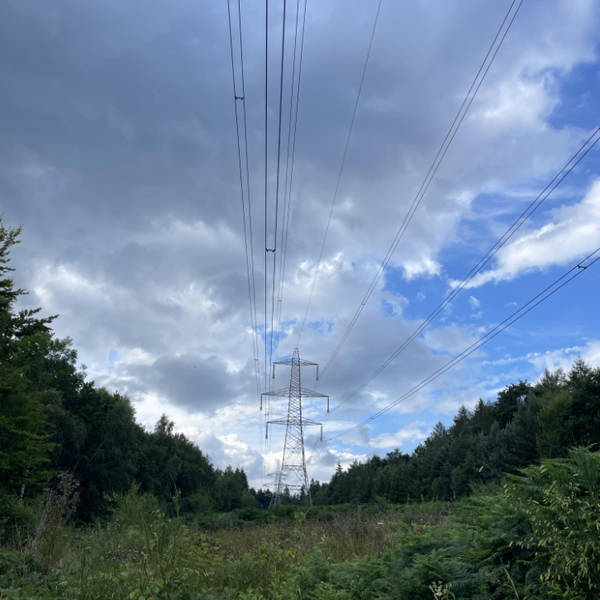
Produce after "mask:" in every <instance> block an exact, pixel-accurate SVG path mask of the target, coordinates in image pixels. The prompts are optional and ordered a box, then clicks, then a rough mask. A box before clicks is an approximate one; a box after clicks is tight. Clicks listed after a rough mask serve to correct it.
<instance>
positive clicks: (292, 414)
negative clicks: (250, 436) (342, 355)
mask: <svg viewBox="0 0 600 600" xmlns="http://www.w3.org/2000/svg"><path fill="white" fill-rule="evenodd" d="M275 365H289V366H290V385H289V387H285V388H281V389H279V390H274V391H271V392H263V393H262V394H261V396H260V408H261V410H262V399H263V396H275V397H283V398H285V397H287V398H288V411H287V417H285V418H280V419H271V420H269V421H267V423H266V429H265V438H268V437H269V425H285V426H286V429H285V441H284V443H283V456H282V459H281V467H280V469H279V472H278V473H277V479H276V485H275V492H274V494H273V497H272V499H271V505H273V504H279V503H280V502H281V496H282V494H283V492H284V489H285V488H287V489H288V490H289V491H290V492H292V493H294V492H297V493H299V494H301V493H302V491H303V490H304V494H305V498H306V499H307V500H308V503H309V504H311V503H312V499H311V497H310V485H309V481H308V473H307V472H306V458H305V456H304V428H305V427H306V426H309V425H317V426H320V427H321V440H322V439H323V423H318V422H317V421H312V420H310V419H306V418H304V417H303V416H302V398H327V412H329V396H328V395H327V394H321V393H319V392H315V391H313V390H309V389H308V388H305V387H302V381H301V378H302V374H301V367H307V366H313V367H316V369H317V373H316V378H317V381H318V380H319V365H318V364H317V363H314V362H310V361H308V360H302V359H301V358H300V353H299V352H298V348H295V349H294V354H293V355H292V357H291V358H289V359H287V360H278V361H276V362H274V363H273V375H272V376H273V379H275Z"/></svg>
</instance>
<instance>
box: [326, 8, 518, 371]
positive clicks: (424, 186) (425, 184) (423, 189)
mask: <svg viewBox="0 0 600 600" xmlns="http://www.w3.org/2000/svg"><path fill="white" fill-rule="evenodd" d="M523 1H524V0H520V1H519V2H518V3H517V0H513V1H512V3H511V5H510V6H509V8H508V10H507V12H506V14H505V16H504V19H503V20H502V23H501V24H500V27H499V28H498V30H497V32H496V35H495V36H494V39H493V40H492V43H491V44H490V47H489V48H488V51H487V53H486V55H485V58H484V59H483V61H482V63H481V65H480V66H479V69H478V71H477V73H476V75H475V77H474V79H473V81H472V83H471V85H470V86H469V89H468V90H467V93H466V95H465V97H464V99H463V101H462V103H461V105H460V107H459V109H458V111H457V113H456V115H455V117H454V119H453V121H452V124H451V125H450V128H449V129H448V132H447V133H446V135H445V137H444V139H443V140H442V143H441V144H440V147H439V148H438V150H437V153H436V155H435V157H434V159H433V161H432V163H431V165H430V167H429V169H428V171H427V173H426V175H425V177H424V179H423V181H422V182H421V185H420V187H419V189H418V191H417V193H416V195H415V197H414V198H413V200H412V203H411V205H410V207H409V209H408V211H407V213H406V214H405V215H404V218H403V220H402V223H401V224H400V227H399V228H398V230H397V231H396V234H395V236H394V239H393V240H392V243H391V245H390V246H389V248H388V250H387V252H386V254H385V257H384V259H383V261H382V262H381V264H380V265H379V267H378V269H377V272H376V273H375V276H374V278H373V280H372V281H371V283H370V284H369V286H368V287H367V291H366V292H365V294H364V296H363V298H362V299H361V301H360V303H359V305H358V307H357V309H356V311H355V312H354V315H353V316H352V319H351V320H350V323H349V324H348V325H347V326H346V329H345V330H344V332H343V334H342V337H341V339H340V341H339V342H338V344H337V346H336V347H335V349H334V351H333V353H332V355H331V356H330V358H329V360H328V361H327V362H326V363H325V366H324V367H323V374H325V373H326V371H327V370H328V368H329V367H330V366H331V364H332V363H333V362H334V360H335V359H336V357H337V355H338V354H339V351H340V349H341V348H342V346H343V345H344V343H345V342H346V340H347V339H348V336H349V335H350V333H351V331H352V329H353V328H354V326H355V325H356V323H357V321H358V319H359V317H360V315H361V313H362V311H363V309H364V307H365V306H366V304H367V302H368V301H369V298H370V297H371V295H372V294H373V292H374V291H375V288H376V287H377V283H378V282H379V280H380V279H381V276H382V275H383V273H384V272H385V269H386V267H387V265H388V264H389V262H390V260H391V258H392V255H393V254H394V252H395V251H396V248H397V247H398V244H399V243H400V240H401V239H402V237H403V236H404V233H405V231H406V229H407V228H408V225H409V224H410V222H411V221H412V219H413V217H414V214H415V212H416V211H417V209H418V208H419V206H420V205H421V202H422V201H423V198H424V196H425V194H426V193H427V190H428V189H429V186H430V185H431V182H432V181H433V178H434V177H435V175H436V173H437V171H438V169H439V168H440V165H441V164H442V162H443V160H444V158H445V156H446V153H447V152H448V149H449V148H450V145H451V144H452V142H453V140H454V138H455V136H456V134H457V132H458V130H459V129H460V126H461V124H462V122H463V121H464V119H465V117H466V115H467V113H468V111H469V109H470V107H471V105H472V104H473V101H474V99H475V97H476V95H477V92H478V91H479V88H480V87H481V84H482V83H483V80H484V79H485V77H486V75H487V73H488V71H489V70H490V67H491V66H492V64H493V62H494V60H495V58H496V55H497V54H498V52H499V50H500V48H501V47H502V44H503V42H504V40H505V38H506V36H507V34H508V32H509V30H510V28H511V27H512V24H513V23H514V21H515V18H516V16H517V14H518V12H519V9H520V8H521V6H522V4H523ZM515 4H516V9H515V10H514V11H513V9H514V7H515ZM488 59H489V60H488Z"/></svg>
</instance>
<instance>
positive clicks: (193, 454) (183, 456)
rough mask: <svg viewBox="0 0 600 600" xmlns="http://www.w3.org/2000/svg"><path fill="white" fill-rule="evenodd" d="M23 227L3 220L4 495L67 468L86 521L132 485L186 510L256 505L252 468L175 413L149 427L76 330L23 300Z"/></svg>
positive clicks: (0, 418)
mask: <svg viewBox="0 0 600 600" xmlns="http://www.w3.org/2000/svg"><path fill="white" fill-rule="evenodd" d="M19 234H20V228H15V229H11V228H8V227H6V226H4V225H3V223H2V222H1V221H0V505H2V504H6V503H5V502H3V498H4V500H6V499H10V498H12V499H15V498H18V499H22V500H25V499H29V498H32V497H36V496H40V495H41V493H42V490H43V489H44V488H46V487H47V486H49V485H51V484H52V479H53V477H54V476H55V475H57V474H58V473H61V472H69V473H71V474H72V475H73V476H74V478H75V481H76V482H77V487H78V494H79V502H78V509H77V518H78V519H79V520H82V521H89V520H91V519H93V518H95V517H99V516H102V515H103V514H105V513H106V512H107V511H108V510H109V509H110V506H111V497H114V495H115V494H120V493H124V492H127V491H128V490H129V489H130V488H131V487H132V485H137V486H138V487H139V489H140V491H144V492H149V493H151V494H153V495H154V496H156V497H157V498H158V499H159V500H160V501H161V502H163V503H164V504H166V505H169V504H170V505H172V504H173V503H174V501H176V503H177V510H183V511H209V510H217V511H228V510H232V509H235V508H239V507H242V506H245V505H255V504H256V499H255V497H254V495H253V493H252V492H251V491H250V490H249V489H248V481H247V479H246V474H245V473H244V471H243V470H241V469H235V470H234V469H232V468H230V467H229V468H227V469H225V470H219V469H216V468H215V467H214V466H213V465H212V464H211V463H210V461H209V459H208V458H207V456H206V455H205V454H204V453H203V452H202V451H201V450H200V449H199V448H198V447H197V446H196V445H195V444H194V443H192V442H191V441H190V440H188V439H187V438H186V437H185V436H184V435H183V434H177V433H174V431H173V423H172V422H170V421H169V419H168V418H167V417H166V416H163V417H161V419H160V420H159V421H158V423H157V424H156V427H155V429H154V431H152V432H149V431H146V430H145V429H144V428H143V427H141V426H140V425H139V424H138V423H136V421H135V414H134V409H133V407H132V406H131V403H130V402H129V400H128V399H127V398H126V397H125V396H122V395H120V394H118V393H111V392H109V391H107V390H106V389H103V388H98V387H96V386H95V384H94V382H91V381H87V380H86V378H85V374H84V372H82V371H81V370H79V369H78V368H77V364H76V362H77V353H76V351H75V350H74V349H73V348H72V346H71V342H70V340H69V339H63V340H61V339H57V338H56V337H55V335H54V334H53V332H52V329H51V324H52V321H53V320H54V319H55V317H53V316H51V317H47V318H42V317H40V315H39V312H40V309H35V310H29V309H26V310H16V308H15V303H16V302H17V299H18V298H19V297H20V296H22V295H23V294H25V293H26V292H25V291H24V290H22V289H17V288H15V286H14V282H13V280H12V278H11V271H12V270H13V269H12V268H11V267H10V266H9V253H10V249H11V247H12V246H14V245H15V244H17V243H18V241H19V240H18V238H19ZM1 512H2V509H0V513H1ZM1 518H2V514H0V520H1Z"/></svg>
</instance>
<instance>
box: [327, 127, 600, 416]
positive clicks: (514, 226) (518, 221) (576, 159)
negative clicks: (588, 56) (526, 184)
mask: <svg viewBox="0 0 600 600" xmlns="http://www.w3.org/2000/svg"><path fill="white" fill-rule="evenodd" d="M599 140H600V127H599V128H597V129H595V130H594V132H593V133H592V134H591V135H590V136H589V137H588V138H587V139H586V140H585V141H584V142H583V144H582V145H581V146H580V147H579V148H578V150H577V151H576V152H575V154H573V155H572V156H571V157H570V158H569V160H568V161H567V162H566V163H565V164H564V165H563V166H562V167H561V168H560V170H559V171H558V172H557V173H556V174H555V175H554V177H553V178H552V179H551V180H550V182H549V183H548V184H547V185H546V187H545V188H544V189H543V190H542V191H541V192H540V193H539V194H538V195H537V196H536V197H535V198H534V199H533V200H532V201H531V202H530V203H529V204H528V205H527V206H526V207H525V208H524V209H523V211H522V212H521V214H519V216H518V217H516V218H515V219H514V221H513V222H512V223H511V224H510V225H509V226H508V227H507V228H506V230H505V231H504V233H503V234H502V235H501V236H500V237H499V238H498V239H497V240H496V242H494V244H493V245H492V246H491V248H490V249H489V250H488V251H487V252H486V253H485V254H484V255H483V256H482V257H481V258H480V259H479V260H478V261H477V263H476V264H475V265H474V266H473V267H472V268H471V270H470V271H469V272H468V273H467V275H466V276H465V277H464V279H463V280H462V281H461V282H460V283H458V284H457V285H455V286H454V287H453V288H452V289H451V290H450V292H449V293H448V294H447V295H446V297H445V298H444V299H443V300H442V301H441V302H440V303H439V304H438V305H437V306H436V308H434V309H433V310H432V311H431V313H430V314H429V315H428V316H427V318H426V319H425V320H424V321H423V322H422V323H421V324H420V325H419V326H418V327H417V328H416V329H415V330H414V331H413V332H412V333H411V334H410V335H409V336H408V337H407V338H406V339H405V340H404V341H403V342H402V343H401V344H400V345H399V346H398V347H397V348H396V349H395V350H394V351H393V352H392V353H391V354H390V356H389V357H388V358H387V359H386V360H385V361H384V362H383V363H381V364H380V365H379V366H378V367H377V368H376V369H375V370H374V371H373V373H372V374H371V376H370V377H369V379H367V380H366V381H365V382H364V383H363V384H361V385H360V387H358V388H357V389H355V390H354V391H353V392H352V393H350V394H348V395H347V396H346V397H345V399H344V400H343V401H342V402H347V401H348V400H350V399H351V398H353V397H355V396H356V395H357V394H358V393H360V392H361V391H362V390H364V389H365V387H367V385H369V383H371V382H372V381H373V380H374V379H375V378H376V377H378V376H379V375H380V374H381V373H382V372H383V371H384V370H385V369H386V368H387V367H389V365H390V364H391V363H392V362H393V361H394V360H395V359H396V358H397V357H398V356H399V355H400V354H401V353H402V352H403V351H404V350H405V349H406V348H407V347H408V346H409V345H410V344H411V343H412V342H413V341H414V340H415V339H416V338H417V337H418V336H419V335H420V334H421V333H422V332H423V331H425V329H427V327H429V325H430V324H431V323H432V321H433V320H434V319H435V318H436V317H437V316H438V315H440V313H442V311H443V310H444V309H445V308H446V307H447V306H448V305H449V304H450V303H451V302H452V300H454V299H455V298H456V296H458V294H460V292H461V291H462V290H463V289H464V288H465V287H467V286H468V284H469V283H470V282H471V281H472V280H473V279H474V277H475V276H476V275H477V274H479V273H480V272H481V271H482V270H483V269H484V267H485V266H486V265H488V264H489V262H490V260H491V259H492V258H493V257H494V256H495V255H496V254H497V253H498V251H499V250H500V249H501V248H502V247H503V246H505V245H506V244H507V242H508V241H509V240H510V239H511V238H512V237H513V236H514V235H515V233H516V232H517V231H518V230H519V229H520V228H521V227H522V226H523V224H524V223H525V222H526V221H527V220H528V219H529V218H530V217H531V216H532V215H533V213H534V212H535V211H536V210H537V209H538V208H539V207H540V206H541V205H542V204H543V203H544V202H545V201H546V200H547V199H548V197H549V196H550V194H552V192H553V191H554V190H555V189H556V188H557V187H558V186H559V185H560V184H561V183H562V182H563V180H564V179H565V178H566V177H567V176H568V175H569V174H570V173H571V171H573V169H574V168H575V167H576V166H577V165H578V164H579V163H580V162H581V161H582V160H583V159H584V158H585V157H586V156H587V154H588V153H589V152H590V151H591V150H592V148H593V147H594V146H595V145H596V144H597V142H598V141H599ZM342 402H340V403H339V404H338V405H336V406H335V407H334V408H333V409H332V412H334V411H335V410H337V409H338V408H339V407H340V406H341V405H342Z"/></svg>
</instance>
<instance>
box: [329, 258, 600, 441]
mask: <svg viewBox="0 0 600 600" xmlns="http://www.w3.org/2000/svg"><path fill="white" fill-rule="evenodd" d="M599 252H600V247H598V248H596V249H595V250H594V251H593V252H591V253H590V254H588V255H587V256H586V257H585V258H584V259H583V260H581V261H579V262H578V263H576V264H575V265H573V266H572V267H571V268H570V269H569V270H568V271H566V272H565V273H563V274H562V275H561V276H560V277H558V278H557V279H555V280H554V281H553V282H552V283H551V284H550V285H548V286H546V287H545V288H544V289H543V290H542V291H541V292H539V293H538V294H536V295H535V296H534V297H533V298H531V299H530V300H529V301H528V302H526V303H525V304H523V305H522V306H521V307H520V308H518V309H517V310H515V311H514V312H512V313H511V314H510V315H508V317H506V318H505V319H504V320H503V321H501V322H500V323H498V324H497V325H495V326H494V327H493V328H492V329H490V330H489V331H488V332H487V333H486V334H485V335H483V336H482V337H480V338H479V339H478V340H476V341H475V342H473V343H472V344H470V345H469V346H467V347H466V348H465V349H464V350H463V351H462V352H461V353H460V354H458V355H457V356H456V357H454V358H453V359H451V360H449V361H448V362H447V363H445V364H444V365H442V366H441V367H439V368H438V369H436V370H435V371H434V372H433V373H432V374H431V375H429V376H428V377H426V378H425V379H423V380H422V381H421V382H420V383H418V384H417V385H415V386H414V387H412V388H411V389H410V390H408V391H407V392H405V393H404V394H402V395H401V396H400V397H398V398H397V399H396V400H394V401H393V402H390V403H389V404H387V405H386V406H384V407H383V408H381V409H380V410H378V411H377V412H376V413H374V414H372V415H371V416H370V417H368V418H367V419H364V420H363V421H361V422H360V423H359V424H358V425H366V424H368V423H371V422H372V421H374V420H375V419H377V418H379V417H380V416H382V415H384V414H385V413H387V412H389V411H390V410H391V409H392V408H394V407H395V406H397V405H398V404H400V402H403V401H404V400H406V399H408V398H409V397H410V396H413V395H414V394H416V393H417V392H419V391H420V390H421V389H422V388H424V387H425V386H427V385H429V384H430V383H431V382H433V381H434V380H436V379H437V378H438V377H440V376H441V375H443V374H444V373H446V372H447V371H449V370H450V369H451V368H453V367H454V366H456V365H457V364H459V363H460V362H462V361H463V360H464V359H465V358H467V357H468V356H470V355H471V354H473V352H475V351H476V350H478V349H479V348H481V347H482V346H484V345H485V344H487V343H488V342H489V341H491V340H492V339H494V338H495V337H496V336H497V335H499V334H500V333H502V332H503V331H504V330H505V329H507V328H508V327H510V326H511V325H513V324H514V323H516V322H517V321H518V320H519V319H521V318H523V317H524V316H525V315H526V314H528V313H530V312H531V311H532V310H533V309H534V308H536V307H537V306H539V305H540V304H541V303H542V302H544V301H545V300H547V299H548V298H550V297H551V296H553V295H554V294H556V292H558V291H559V290H560V289H562V288H563V287H564V286H565V285H567V284H568V283H569V282H571V281H572V280H573V279H575V278H576V277H579V276H580V275H581V274H582V273H583V272H584V271H587V270H588V269H589V268H590V267H591V266H592V265H594V264H595V263H596V262H598V260H600V256H596V255H597V254H598V253H599ZM594 257H595V258H594ZM585 263H588V264H585ZM356 427H357V425H355V426H353V427H350V428H348V429H347V430H345V431H342V432H340V433H338V434H336V435H334V436H331V437H330V438H328V441H329V440H333V439H336V438H339V437H342V436H344V435H346V434H347V433H349V432H351V431H353V430H354V429H355V428H356Z"/></svg>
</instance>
